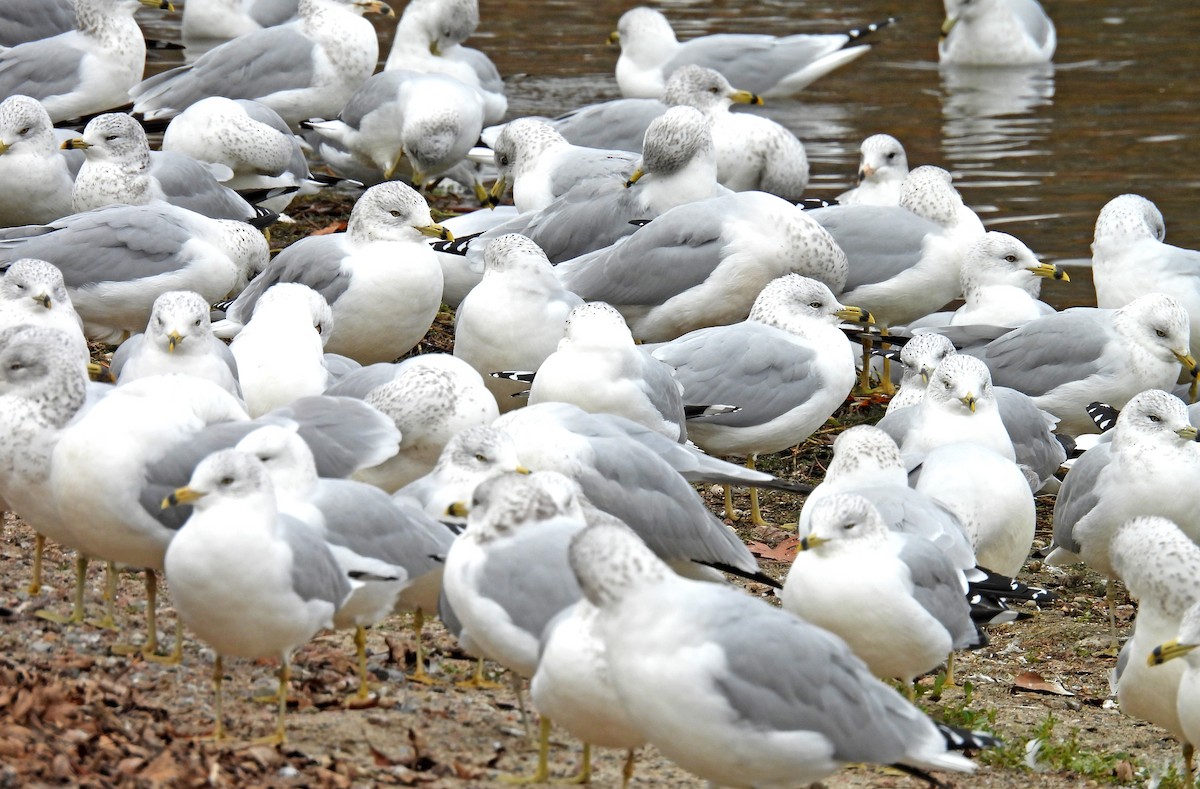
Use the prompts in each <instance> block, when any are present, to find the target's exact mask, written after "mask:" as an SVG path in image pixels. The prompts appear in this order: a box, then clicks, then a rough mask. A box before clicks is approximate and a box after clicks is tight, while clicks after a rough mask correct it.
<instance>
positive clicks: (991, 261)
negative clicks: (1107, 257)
mask: <svg viewBox="0 0 1200 789" xmlns="http://www.w3.org/2000/svg"><path fill="white" fill-rule="evenodd" d="M1043 277H1044V278H1047V279H1061V280H1065V281H1067V282H1069V281H1070V279H1071V278H1070V277H1069V276H1067V274H1066V273H1065V272H1064V271H1063V270H1062V269H1060V268H1058V267H1057V266H1055V265H1053V264H1049V263H1046V264H1043V263H1041V262H1040V261H1039V260H1038V259H1037V255H1035V254H1033V250H1031V249H1030V248H1029V247H1027V246H1025V244H1024V243H1023V242H1022V241H1021V240H1020V239H1019V238H1016V237H1014V236H1010V235H1009V234H1008V233H999V232H997V231H995V230H991V231H988V232H987V233H984V234H983V236H981V237H980V238H979V239H978V240H977V241H976V242H975V243H974V244H972V245H971V248H970V249H969V250H968V251H967V256H966V257H965V258H964V259H963V262H962V268H961V270H960V271H959V284H960V285H961V286H962V289H963V293H964V294H967V296H968V297H969V298H971V297H977V294H978V293H979V289H980V288H984V287H988V286H992V285H1010V286H1012V287H1017V288H1021V289H1023V290H1025V291H1026V292H1028V293H1030V294H1031V295H1036V294H1037V293H1039V292H1041V281H1042V278H1043Z"/></svg>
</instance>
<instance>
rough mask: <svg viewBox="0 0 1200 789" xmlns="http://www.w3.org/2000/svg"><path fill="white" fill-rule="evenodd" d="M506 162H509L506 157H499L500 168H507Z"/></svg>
mask: <svg viewBox="0 0 1200 789" xmlns="http://www.w3.org/2000/svg"><path fill="white" fill-rule="evenodd" d="M508 161H509V160H508V157H507V156H501V157H500V166H501V167H508Z"/></svg>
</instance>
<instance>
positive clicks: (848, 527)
mask: <svg viewBox="0 0 1200 789" xmlns="http://www.w3.org/2000/svg"><path fill="white" fill-rule="evenodd" d="M853 528H854V523H853V522H851V523H843V524H842V531H850V530H851V529H853Z"/></svg>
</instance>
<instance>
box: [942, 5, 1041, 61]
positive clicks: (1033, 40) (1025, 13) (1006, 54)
mask: <svg viewBox="0 0 1200 789" xmlns="http://www.w3.org/2000/svg"><path fill="white" fill-rule="evenodd" d="M945 4H946V21H945V22H943V23H942V34H941V38H940V40H939V41H938V60H939V61H941V62H942V63H943V64H948V65H949V64H952V65H956V66H1019V65H1026V64H1032V63H1046V62H1048V61H1049V60H1050V58H1052V57H1054V48H1055V46H1056V45H1057V43H1058V37H1057V35H1056V34H1055V30H1054V23H1053V22H1051V21H1050V17H1048V16H1046V12H1045V11H1043V10H1042V6H1041V5H1040V4H1039V3H1038V2H1037V0H945Z"/></svg>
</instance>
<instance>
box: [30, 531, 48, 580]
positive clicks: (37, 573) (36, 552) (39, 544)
mask: <svg viewBox="0 0 1200 789" xmlns="http://www.w3.org/2000/svg"><path fill="white" fill-rule="evenodd" d="M45 551H46V538H45V537H43V536H42V535H40V534H38V535H35V536H34V538H33V577H32V578H30V579H29V593H30V594H37V593H38V592H40V591H42V554H43V553H45Z"/></svg>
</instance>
